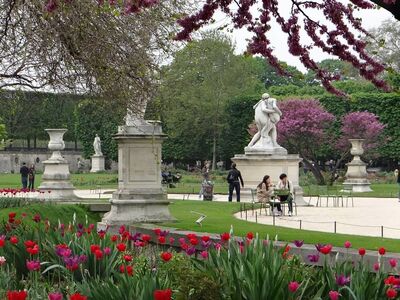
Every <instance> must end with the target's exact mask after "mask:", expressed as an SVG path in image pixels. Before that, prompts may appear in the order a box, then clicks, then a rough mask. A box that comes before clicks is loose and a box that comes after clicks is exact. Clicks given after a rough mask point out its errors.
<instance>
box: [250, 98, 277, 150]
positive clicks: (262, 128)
mask: <svg viewBox="0 0 400 300" xmlns="http://www.w3.org/2000/svg"><path fill="white" fill-rule="evenodd" d="M253 108H254V110H255V112H254V120H255V123H256V126H257V130H258V131H257V133H256V134H255V135H254V136H253V138H252V139H251V141H250V143H249V144H248V146H247V147H246V148H247V149H252V148H257V149H264V150H273V149H276V148H280V149H282V147H281V146H280V145H278V143H277V130H276V124H277V123H278V122H279V121H280V119H281V116H282V112H281V111H280V109H279V107H278V106H277V105H276V99H275V98H270V97H269V95H268V94H267V93H264V94H263V95H262V97H261V100H260V101H258V102H257V104H256V105H254V106H253Z"/></svg>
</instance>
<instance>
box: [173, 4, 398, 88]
mask: <svg viewBox="0 0 400 300" xmlns="http://www.w3.org/2000/svg"><path fill="white" fill-rule="evenodd" d="M291 1H292V9H291V15H290V16H289V17H288V18H287V19H285V18H284V17H282V16H281V14H280V13H279V4H278V1H277V0H259V1H256V0H237V1H234V2H233V1H232V0H219V1H217V0H207V1H206V3H205V4H204V6H203V7H202V8H201V9H200V10H199V11H198V12H197V13H195V14H193V15H190V16H187V17H185V18H183V19H181V20H180V21H178V23H179V24H180V25H181V26H182V30H181V31H180V32H179V33H178V34H177V36H176V39H177V40H190V35H191V34H192V33H193V32H195V31H196V30H198V29H200V28H201V27H202V26H204V25H207V24H209V23H210V22H211V20H212V17H213V16H214V14H215V12H216V11H217V10H218V9H220V10H221V11H222V12H223V13H225V14H226V15H227V17H229V18H230V19H231V22H232V24H233V27H234V28H237V29H240V28H246V29H247V30H248V31H249V32H251V33H253V37H252V38H251V40H250V41H249V43H248V49H247V51H248V52H249V53H250V54H260V55H262V56H263V57H265V58H266V59H267V60H268V62H269V63H270V64H271V65H272V66H273V67H274V68H275V69H276V70H277V71H278V72H279V74H286V75H287V73H286V72H285V71H284V70H283V69H282V67H281V66H280V64H279V62H278V59H277V57H276V56H275V54H274V53H273V49H272V47H271V41H270V40H269V38H268V36H267V33H268V31H269V30H270V28H271V27H270V23H271V20H274V21H275V22H276V23H278V24H279V26H280V27H281V30H282V32H283V33H285V34H286V35H287V43H288V50H289V52H290V53H291V54H292V55H293V56H297V57H298V58H299V59H300V61H301V62H302V64H303V65H304V66H305V67H306V68H307V69H309V70H313V71H314V72H315V73H316V77H317V78H318V79H319V80H320V81H321V84H322V85H323V86H324V87H325V88H326V89H327V90H328V91H329V92H332V93H334V94H337V95H344V93H343V92H341V91H339V90H337V89H336V88H335V87H334V86H333V85H332V81H335V80H339V79H340V76H339V74H332V73H330V72H328V71H327V70H324V69H322V68H320V67H319V66H318V64H317V62H316V61H315V60H314V59H313V58H312V55H311V50H312V49H314V48H320V49H322V51H324V52H326V53H328V54H330V55H333V56H336V57H338V58H339V59H341V60H343V61H347V62H349V63H351V64H352V65H353V66H354V67H355V68H357V69H358V70H359V72H360V75H361V76H363V77H364V78H365V79H367V80H369V81H371V82H372V83H373V84H374V85H375V86H377V87H379V88H383V89H385V90H388V89H389V87H388V86H387V85H386V83H385V82H384V81H383V80H381V79H379V77H378V75H379V74H380V73H381V72H382V71H383V70H384V66H383V65H382V64H381V63H380V62H378V61H376V60H374V59H373V58H372V57H371V56H370V55H369V54H368V53H367V52H366V50H365V47H366V43H365V42H364V41H362V40H361V39H359V38H356V37H355V35H354V34H353V31H354V30H355V31H358V32H360V33H363V34H366V33H367V32H366V30H365V29H364V28H363V27H362V25H361V22H360V20H359V19H357V18H355V16H354V14H353V13H354V6H356V7H359V8H362V9H372V8H374V7H375V5H374V4H373V3H371V1H364V0H351V2H352V5H351V4H349V5H347V6H346V5H344V4H343V3H341V2H340V1H338V0H328V1H299V0H291ZM372 2H374V3H376V4H379V5H381V6H382V7H384V8H385V9H387V10H389V11H391V12H392V13H393V14H394V15H395V12H397V13H400V9H398V10H395V8H397V7H398V6H399V5H400V4H399V2H398V1H397V2H396V0H383V1H372ZM234 3H236V9H235V8H234V7H233V6H234ZM257 4H262V8H260V9H259V12H260V13H259V15H258V16H254V15H252V14H251V13H250V11H251V9H252V8H255V7H256V6H257ZM316 11H321V12H322V13H323V14H324V16H325V17H326V21H327V22H325V23H323V24H322V23H321V22H318V21H315V20H313V19H312V18H310V17H309V16H311V15H312V14H313V13H315V12H316ZM395 17H396V15H395ZM332 25H333V29H328V28H332ZM301 30H304V31H305V32H306V34H307V35H308V36H309V37H310V38H311V40H312V41H313V42H312V43H311V44H305V43H304V42H303V41H302V40H301V37H300V32H301Z"/></svg>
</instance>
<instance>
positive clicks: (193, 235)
mask: <svg viewBox="0 0 400 300" xmlns="http://www.w3.org/2000/svg"><path fill="white" fill-rule="evenodd" d="M186 237H187V238H188V240H190V239H195V238H197V235H196V234H195V233H188V234H187V235H186Z"/></svg>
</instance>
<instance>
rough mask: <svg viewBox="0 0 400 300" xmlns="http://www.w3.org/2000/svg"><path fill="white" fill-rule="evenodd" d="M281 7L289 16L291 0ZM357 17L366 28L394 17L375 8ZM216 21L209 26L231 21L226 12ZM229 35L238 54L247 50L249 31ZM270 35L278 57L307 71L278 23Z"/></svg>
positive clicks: (320, 57) (319, 54) (319, 17)
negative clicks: (288, 45)
mask: <svg viewBox="0 0 400 300" xmlns="http://www.w3.org/2000/svg"><path fill="white" fill-rule="evenodd" d="M341 2H343V3H344V4H346V3H348V2H349V1H347V0H342V1H341ZM279 7H280V13H281V14H282V15H283V16H285V17H286V16H288V14H289V12H290V8H291V1H290V0H279ZM355 15H356V17H359V18H361V19H362V21H363V25H364V28H366V29H371V28H375V27H378V26H379V25H380V24H381V23H382V21H384V20H386V19H392V20H395V19H394V18H393V16H392V15H391V14H390V13H389V12H388V11H386V10H384V9H374V10H360V11H357V12H356V13H355ZM310 17H312V19H313V20H316V21H317V20H322V21H323V20H324V16H323V15H322V13H315V14H314V15H310ZM215 19H216V22H215V23H214V24H213V25H212V26H209V27H207V28H214V27H218V26H221V25H223V24H226V23H228V22H229V20H228V19H227V18H225V17H224V14H222V13H217V15H216V17H215ZM399 26H400V23H399ZM225 32H226V33H227V34H228V35H229V36H231V38H232V40H233V41H234V43H235V49H236V50H235V52H236V53H237V54H240V53H243V52H244V51H245V50H246V45H247V42H246V38H250V37H251V34H249V33H248V32H247V30H245V29H241V30H234V32H233V33H229V32H227V31H225ZM268 37H269V38H270V40H271V43H272V46H273V48H274V54H275V55H276V56H277V57H278V59H279V60H282V61H285V62H287V63H288V64H289V65H293V66H296V67H297V68H298V69H299V70H301V71H303V72H305V71H306V69H305V68H304V66H303V65H302V64H301V62H300V61H299V60H298V59H297V58H296V57H294V56H292V55H291V54H290V53H289V52H288V51H287V37H286V35H284V34H283V33H282V31H281V30H280V29H279V27H278V26H277V25H276V24H273V25H272V28H271V30H270V31H269V32H268ZM301 38H302V39H304V41H305V42H307V40H308V38H307V35H306V34H305V33H303V34H302V35H301ZM312 57H313V58H314V59H315V60H316V61H321V60H323V59H327V58H332V57H330V56H329V55H328V54H325V53H323V52H322V51H320V50H314V51H313V52H312Z"/></svg>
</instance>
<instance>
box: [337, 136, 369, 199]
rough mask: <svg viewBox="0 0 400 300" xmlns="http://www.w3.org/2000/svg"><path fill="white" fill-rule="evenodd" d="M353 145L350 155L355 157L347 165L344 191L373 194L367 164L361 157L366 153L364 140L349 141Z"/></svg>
mask: <svg viewBox="0 0 400 300" xmlns="http://www.w3.org/2000/svg"><path fill="white" fill-rule="evenodd" d="M349 141H350V143H351V146H352V147H351V150H350V153H351V154H352V155H354V158H353V160H352V161H351V162H349V163H348V164H347V173H346V180H345V181H344V182H343V190H345V191H353V192H355V193H363V192H372V190H371V183H370V182H369V180H368V179H367V164H366V163H364V162H363V161H362V160H361V158H360V155H362V154H363V153H364V149H363V147H362V144H363V141H364V140H363V139H349Z"/></svg>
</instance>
